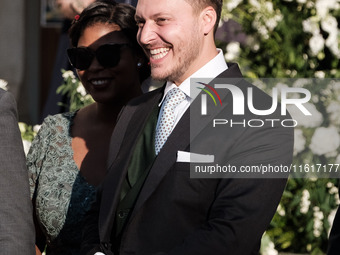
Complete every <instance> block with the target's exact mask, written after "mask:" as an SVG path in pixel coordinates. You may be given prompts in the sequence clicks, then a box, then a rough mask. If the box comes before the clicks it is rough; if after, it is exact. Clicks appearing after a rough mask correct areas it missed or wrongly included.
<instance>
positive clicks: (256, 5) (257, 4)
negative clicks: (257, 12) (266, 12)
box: [249, 0, 261, 9]
mask: <svg viewBox="0 0 340 255" xmlns="http://www.w3.org/2000/svg"><path fill="white" fill-rule="evenodd" d="M249 3H250V4H251V5H252V6H254V7H255V8H256V9H261V4H260V3H259V2H258V1H257V0H249Z"/></svg>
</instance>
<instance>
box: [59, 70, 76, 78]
mask: <svg viewBox="0 0 340 255" xmlns="http://www.w3.org/2000/svg"><path fill="white" fill-rule="evenodd" d="M62 76H63V78H64V80H67V79H68V78H71V79H75V78H76V77H75V75H74V73H73V71H65V72H64V73H63V75H62Z"/></svg>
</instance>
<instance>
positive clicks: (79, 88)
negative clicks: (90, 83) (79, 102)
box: [77, 84, 87, 97]
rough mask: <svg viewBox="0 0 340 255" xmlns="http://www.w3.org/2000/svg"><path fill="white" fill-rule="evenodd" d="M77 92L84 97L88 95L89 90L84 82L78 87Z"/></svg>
mask: <svg viewBox="0 0 340 255" xmlns="http://www.w3.org/2000/svg"><path fill="white" fill-rule="evenodd" d="M77 92H78V93H79V94H80V95H82V96H83V97H84V96H86V95H87V92H86V90H85V88H84V86H83V85H82V84H79V85H78V87H77Z"/></svg>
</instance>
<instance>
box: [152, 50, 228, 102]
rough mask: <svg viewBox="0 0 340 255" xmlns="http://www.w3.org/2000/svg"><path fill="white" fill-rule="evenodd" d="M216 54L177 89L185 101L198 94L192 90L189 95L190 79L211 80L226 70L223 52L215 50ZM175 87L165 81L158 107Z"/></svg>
mask: <svg viewBox="0 0 340 255" xmlns="http://www.w3.org/2000/svg"><path fill="white" fill-rule="evenodd" d="M217 51H218V54H217V55H216V56H215V57H214V58H213V59H212V60H210V61H209V62H208V63H207V64H205V65H204V66H203V67H201V68H200V69H199V70H197V71H196V72H195V73H193V74H192V75H191V76H190V77H188V78H187V79H185V80H184V81H183V82H182V83H181V84H180V85H179V86H178V88H179V89H180V90H182V92H183V93H184V94H185V95H186V98H187V100H189V101H190V102H192V101H193V100H194V99H195V98H196V97H197V96H198V94H199V92H200V91H199V90H194V91H192V92H194V93H190V79H191V78H205V80H206V79H210V80H213V79H214V78H215V77H217V76H218V75H219V74H221V73H222V72H224V71H225V70H227V69H228V65H227V63H226V62H225V59H224V55H223V51H222V50H221V49H217ZM175 87H177V85H176V84H175V83H173V82H171V81H167V83H166V86H165V89H164V94H163V97H162V100H161V101H160V103H159V105H158V106H161V105H162V103H163V101H164V99H165V96H166V94H167V93H168V92H169V91H170V90H171V89H173V88H175Z"/></svg>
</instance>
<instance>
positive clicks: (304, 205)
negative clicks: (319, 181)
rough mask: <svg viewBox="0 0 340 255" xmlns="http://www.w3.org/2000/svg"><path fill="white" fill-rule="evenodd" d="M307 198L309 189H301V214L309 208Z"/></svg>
mask: <svg viewBox="0 0 340 255" xmlns="http://www.w3.org/2000/svg"><path fill="white" fill-rule="evenodd" d="M309 198H310V194H309V191H308V190H306V189H304V190H303V191H302V197H301V201H300V212H301V213H302V214H306V213H307V212H308V210H309V205H310V201H309Z"/></svg>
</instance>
